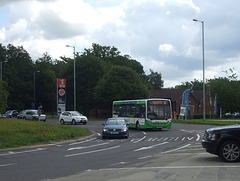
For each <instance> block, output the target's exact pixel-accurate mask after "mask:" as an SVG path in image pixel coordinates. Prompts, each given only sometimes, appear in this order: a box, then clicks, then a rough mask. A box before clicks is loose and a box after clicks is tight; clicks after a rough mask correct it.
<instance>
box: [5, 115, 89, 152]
mask: <svg viewBox="0 0 240 181" xmlns="http://www.w3.org/2000/svg"><path fill="white" fill-rule="evenodd" d="M90 134H91V132H90V131H89V130H88V129H86V128H79V127H72V126H67V125H56V124H51V123H45V122H40V121H26V120H16V119H0V149H4V148H16V147H20V146H27V145H33V144H39V143H46V142H49V141H50V140H51V141H60V140H66V139H72V138H76V137H80V136H87V135H90Z"/></svg>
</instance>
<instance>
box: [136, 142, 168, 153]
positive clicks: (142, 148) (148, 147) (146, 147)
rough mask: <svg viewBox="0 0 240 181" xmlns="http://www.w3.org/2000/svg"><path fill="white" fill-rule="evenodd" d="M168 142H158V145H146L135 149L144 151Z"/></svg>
mask: <svg viewBox="0 0 240 181" xmlns="http://www.w3.org/2000/svg"><path fill="white" fill-rule="evenodd" d="M167 143H168V142H163V143H159V144H156V145H152V146H145V147H141V148H139V149H136V150H134V151H142V150H148V149H152V148H154V147H156V146H161V145H164V144H167Z"/></svg>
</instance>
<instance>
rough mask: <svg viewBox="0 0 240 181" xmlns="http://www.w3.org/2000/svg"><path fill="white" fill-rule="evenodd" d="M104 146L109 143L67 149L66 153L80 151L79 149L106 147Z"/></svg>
mask: <svg viewBox="0 0 240 181" xmlns="http://www.w3.org/2000/svg"><path fill="white" fill-rule="evenodd" d="M106 144H109V142H106V143H101V144H96V145H91V146H80V147H75V148H69V149H68V150H67V151H72V150H81V149H86V148H92V147H96V146H102V145H106Z"/></svg>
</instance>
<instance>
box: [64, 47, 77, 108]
mask: <svg viewBox="0 0 240 181" xmlns="http://www.w3.org/2000/svg"><path fill="white" fill-rule="evenodd" d="M66 47H71V48H73V100H74V111H76V65H75V46H71V45H66Z"/></svg>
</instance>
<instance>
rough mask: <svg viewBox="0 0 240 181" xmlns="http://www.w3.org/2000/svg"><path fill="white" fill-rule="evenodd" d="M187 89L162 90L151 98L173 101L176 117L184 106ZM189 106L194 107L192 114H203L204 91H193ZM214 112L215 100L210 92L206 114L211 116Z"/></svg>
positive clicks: (206, 98) (153, 92)
mask: <svg viewBox="0 0 240 181" xmlns="http://www.w3.org/2000/svg"><path fill="white" fill-rule="evenodd" d="M184 91H185V89H161V90H153V91H152V92H151V95H150V98H166V99H170V100H171V101H172V109H173V112H174V113H175V115H179V113H180V107H181V105H182V95H183V92H184ZM189 105H190V106H191V107H192V111H193V112H192V114H202V113H203V93H202V90H192V91H191V92H190V96H189ZM213 111H214V100H211V98H210V96H209V92H206V94H205V112H206V114H211V113H213Z"/></svg>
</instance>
